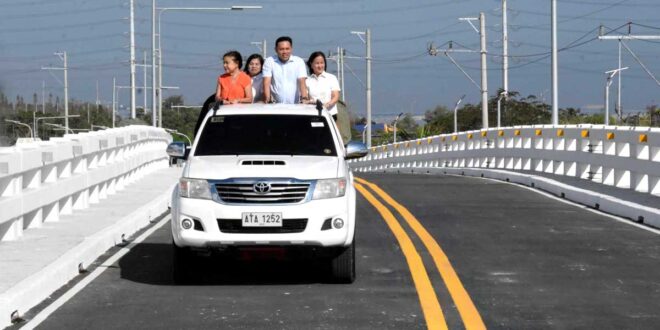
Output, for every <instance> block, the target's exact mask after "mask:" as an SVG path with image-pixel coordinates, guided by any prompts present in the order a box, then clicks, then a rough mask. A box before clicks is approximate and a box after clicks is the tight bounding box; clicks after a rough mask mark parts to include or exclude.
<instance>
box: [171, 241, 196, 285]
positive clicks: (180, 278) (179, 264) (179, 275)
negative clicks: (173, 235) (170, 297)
mask: <svg viewBox="0 0 660 330" xmlns="http://www.w3.org/2000/svg"><path fill="white" fill-rule="evenodd" d="M192 257H193V256H192V254H191V253H190V250H189V249H187V248H181V247H178V246H176V244H175V243H174V242H172V278H173V279H174V283H175V284H187V283H189V282H190V267H191V266H192Z"/></svg>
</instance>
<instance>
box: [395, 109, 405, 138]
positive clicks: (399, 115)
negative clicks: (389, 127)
mask: <svg viewBox="0 0 660 330" xmlns="http://www.w3.org/2000/svg"><path fill="white" fill-rule="evenodd" d="M402 114H403V112H402V113H400V114H398V115H397V116H396V119H394V143H396V124H397V123H398V122H399V118H401V115H402Z"/></svg>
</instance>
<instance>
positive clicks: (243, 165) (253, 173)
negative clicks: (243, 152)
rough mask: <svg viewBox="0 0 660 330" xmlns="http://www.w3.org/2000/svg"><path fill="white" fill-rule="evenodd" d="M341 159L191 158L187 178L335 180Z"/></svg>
mask: <svg viewBox="0 0 660 330" xmlns="http://www.w3.org/2000/svg"><path fill="white" fill-rule="evenodd" d="M340 162H343V159H340V158H339V157H327V156H201V157H190V158H189V159H188V164H187V165H186V169H185V171H184V174H183V175H184V176H185V177H189V178H198V179H211V180H224V179H229V178H295V179H301V180H310V179H325V178H336V177H338V175H339V174H340V168H339V166H340V164H341V163H340Z"/></svg>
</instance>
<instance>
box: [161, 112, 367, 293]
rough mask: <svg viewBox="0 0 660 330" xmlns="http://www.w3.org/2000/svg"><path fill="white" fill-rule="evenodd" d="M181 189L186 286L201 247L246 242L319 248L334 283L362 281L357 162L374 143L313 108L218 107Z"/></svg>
mask: <svg viewBox="0 0 660 330" xmlns="http://www.w3.org/2000/svg"><path fill="white" fill-rule="evenodd" d="M168 154H169V155H170V156H171V157H177V158H184V159H186V162H185V166H184V169H183V173H182V177H181V179H180V182H179V185H178V186H177V187H176V188H175V190H174V192H173V195H172V203H171V212H172V237H173V244H172V246H173V249H174V260H173V261H174V266H173V275H174V279H175V281H176V282H185V281H187V280H188V278H189V277H188V275H189V271H190V267H191V263H190V259H191V258H192V257H196V256H194V254H198V253H196V252H205V253H207V254H208V252H209V251H211V252H214V251H221V252H222V251H224V252H227V251H232V250H234V251H235V250H240V249H241V248H245V247H251V248H253V247H264V246H266V247H284V248H287V249H291V250H293V249H306V250H311V251H312V252H313V255H314V256H316V257H318V258H325V260H327V265H328V266H329V269H330V272H331V274H330V275H331V277H332V279H333V281H335V282H339V283H352V282H353V281H354V280H355V238H354V236H355V188H354V186H353V175H352V173H351V172H350V170H349V168H348V165H347V162H346V160H347V159H351V158H358V157H362V156H364V155H366V154H367V149H366V147H365V146H364V144H362V143H359V142H350V143H348V144H347V145H344V143H343V142H342V140H341V137H340V134H339V131H338V129H337V126H336V125H335V122H334V120H333V119H332V117H331V116H330V115H329V114H328V112H327V111H325V110H321V111H319V110H317V109H316V108H315V107H314V106H313V105H297V104H247V105H227V106H221V107H219V108H217V110H211V111H209V112H208V113H207V115H206V117H205V119H204V121H203V122H202V125H201V129H200V130H199V132H198V133H197V136H196V137H195V140H194V141H193V144H192V146H191V148H190V149H189V151H187V150H186V149H185V146H184V145H182V144H176V143H174V144H171V145H170V146H169V147H168Z"/></svg>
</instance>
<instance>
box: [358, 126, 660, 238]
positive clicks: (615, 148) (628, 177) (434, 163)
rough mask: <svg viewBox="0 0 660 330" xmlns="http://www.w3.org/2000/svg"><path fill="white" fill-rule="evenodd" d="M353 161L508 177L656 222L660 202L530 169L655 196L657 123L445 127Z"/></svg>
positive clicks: (659, 154) (389, 169)
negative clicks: (595, 188)
mask: <svg viewBox="0 0 660 330" xmlns="http://www.w3.org/2000/svg"><path fill="white" fill-rule="evenodd" d="M350 167H351V169H352V170H353V171H355V172H386V173H396V172H400V173H410V172H417V173H420V172H421V173H426V172H428V173H440V172H446V173H449V174H463V175H472V176H484V177H489V178H494V179H502V180H504V179H508V181H511V182H518V183H521V184H525V185H528V186H534V187H536V188H540V189H543V190H546V191H549V192H552V193H555V194H556V195H558V196H560V195H562V194H563V195H564V196H565V197H566V198H567V199H570V200H573V201H576V202H578V203H581V204H584V205H589V206H591V207H597V208H598V209H600V210H603V211H605V212H609V213H612V214H616V215H621V216H624V217H628V218H631V219H632V220H635V221H639V220H641V221H643V222H644V223H646V224H650V225H652V226H655V227H660V211H659V208H660V205H658V206H657V207H655V208H653V207H647V206H644V205H640V204H636V203H632V202H629V201H625V200H622V199H618V198H614V197H612V196H607V195H604V194H602V193H597V192H590V191H587V190H584V189H580V188H577V187H571V186H569V185H566V184H563V183H561V182H559V181H557V180H552V179H550V178H545V177H542V176H536V175H530V174H528V173H529V172H538V173H548V174H553V175H560V176H567V177H573V178H579V179H583V180H586V181H589V182H594V183H598V184H602V185H604V186H610V187H616V188H620V189H628V190H631V191H636V192H639V193H643V194H649V195H651V196H660V128H649V127H619V126H603V125H562V126H552V125H537V126H519V127H505V128H499V129H497V128H492V129H484V130H476V131H467V132H461V133H456V134H442V135H436V136H431V137H427V138H423V139H417V140H413V141H404V142H399V143H396V144H387V145H381V146H376V147H372V148H371V150H370V153H369V155H367V156H366V157H364V158H361V159H355V160H351V161H350ZM517 171H518V172H522V171H525V173H527V174H525V173H516V172H517Z"/></svg>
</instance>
